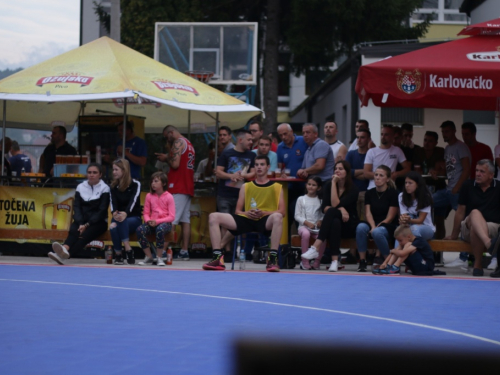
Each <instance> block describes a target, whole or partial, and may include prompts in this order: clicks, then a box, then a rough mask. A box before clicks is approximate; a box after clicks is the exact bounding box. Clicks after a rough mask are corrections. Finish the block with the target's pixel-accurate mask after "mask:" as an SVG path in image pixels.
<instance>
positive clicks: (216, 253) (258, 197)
mask: <svg viewBox="0 0 500 375" xmlns="http://www.w3.org/2000/svg"><path fill="white" fill-rule="evenodd" d="M269 168H270V162H269V158H268V157H267V156H266V155H260V156H257V157H256V158H255V174H256V179H255V181H251V182H247V183H245V184H244V185H243V186H242V187H241V189H240V194H239V197H238V203H237V204H236V211H235V214H224V213H219V212H213V213H211V214H210V216H209V218H208V225H209V230H210V241H211V242H212V247H213V257H212V260H211V261H210V262H208V263H206V264H204V265H203V269H204V270H225V269H226V266H225V265H224V253H225V251H224V248H223V247H222V246H221V243H227V242H228V241H229V240H230V238H231V236H232V235H234V236H236V235H239V234H243V233H248V232H260V233H264V235H266V236H269V235H270V236H271V251H270V252H269V256H268V258H267V265H266V270H267V271H269V272H279V270H280V268H279V265H278V246H279V242H280V238H281V232H282V229H283V217H284V216H285V201H284V199H283V190H282V186H281V185H280V184H278V183H275V182H273V181H269V179H268V178H267V171H268V170H269ZM220 227H222V228H225V229H227V230H228V231H229V232H228V233H226V235H225V236H224V238H222V240H221V229H220ZM221 247H222V249H221Z"/></svg>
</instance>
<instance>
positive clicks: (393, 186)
mask: <svg viewBox="0 0 500 375" xmlns="http://www.w3.org/2000/svg"><path fill="white" fill-rule="evenodd" d="M377 169H381V170H383V171H384V172H385V175H386V176H387V187H388V188H389V189H396V184H395V183H394V181H393V180H392V178H391V175H392V171H391V168H389V167H388V166H387V165H384V164H382V165H379V166H378V167H377V168H375V170H377Z"/></svg>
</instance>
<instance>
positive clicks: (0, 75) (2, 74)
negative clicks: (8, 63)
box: [0, 68, 23, 79]
mask: <svg viewBox="0 0 500 375" xmlns="http://www.w3.org/2000/svg"><path fill="white" fill-rule="evenodd" d="M21 70H23V68H17V69H14V70H10V69H5V70H0V79H4V78H5V77H8V76H10V75H11V74H14V73H17V72H19V71H21Z"/></svg>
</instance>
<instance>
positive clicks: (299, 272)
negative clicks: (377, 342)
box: [0, 262, 500, 282]
mask: <svg viewBox="0 0 500 375" xmlns="http://www.w3.org/2000/svg"><path fill="white" fill-rule="evenodd" d="M0 266H23V267H24V266H28V267H55V268H61V267H63V268H84V269H106V270H110V269H113V270H140V271H189V272H193V271H194V272H201V271H203V272H205V273H206V272H209V273H223V272H229V273H260V274H266V275H267V274H269V275H271V273H269V272H267V271H266V270H264V269H263V270H244V271H242V270H229V269H227V270H223V271H206V270H202V269H201V268H168V267H165V268H163V267H154V266H145V267H141V266H137V265H123V266H116V265H91V264H88V265H82V264H64V266H61V265H59V264H55V263H54V264H50V263H47V264H41V263H39V264H34V263H7V262H4V263H2V262H0ZM280 274H284V275H312V276H325V277H335V276H353V277H386V276H387V277H390V278H396V279H401V278H405V279H416V278H418V279H422V280H424V279H427V280H462V281H474V282H480V281H486V282H500V278H492V277H487V276H484V277H476V278H473V277H460V276H447V275H434V276H413V275H411V274H401V275H398V276H393V275H374V274H372V273H371V272H356V271H342V272H329V273H327V272H321V273H319V272H311V271H303V270H296V271H289V270H287V269H282V270H281V271H280ZM387 277H386V278H387Z"/></svg>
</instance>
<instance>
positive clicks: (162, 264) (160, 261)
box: [158, 258, 165, 267]
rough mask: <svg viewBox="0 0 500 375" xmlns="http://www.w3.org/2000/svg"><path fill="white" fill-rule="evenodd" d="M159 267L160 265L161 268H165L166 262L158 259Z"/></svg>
mask: <svg viewBox="0 0 500 375" xmlns="http://www.w3.org/2000/svg"><path fill="white" fill-rule="evenodd" d="M158 265H159V266H160V267H165V262H164V261H163V259H161V258H158Z"/></svg>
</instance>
